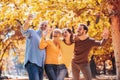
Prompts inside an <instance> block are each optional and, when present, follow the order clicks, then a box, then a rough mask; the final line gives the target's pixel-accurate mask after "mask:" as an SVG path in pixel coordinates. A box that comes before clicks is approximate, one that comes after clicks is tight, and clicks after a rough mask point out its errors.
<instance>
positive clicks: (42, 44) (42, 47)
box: [39, 37, 48, 49]
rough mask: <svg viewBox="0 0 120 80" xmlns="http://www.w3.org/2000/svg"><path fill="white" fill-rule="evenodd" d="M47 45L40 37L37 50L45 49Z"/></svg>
mask: <svg viewBox="0 0 120 80" xmlns="http://www.w3.org/2000/svg"><path fill="white" fill-rule="evenodd" d="M47 45H48V43H47V41H45V39H44V38H43V37H42V38H41V40H40V44H39V48H40V49H45V48H46V47H47Z"/></svg>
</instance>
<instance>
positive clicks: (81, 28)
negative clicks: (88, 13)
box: [77, 25, 87, 36]
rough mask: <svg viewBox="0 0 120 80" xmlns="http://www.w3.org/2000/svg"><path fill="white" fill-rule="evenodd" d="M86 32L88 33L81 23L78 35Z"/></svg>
mask: <svg viewBox="0 0 120 80" xmlns="http://www.w3.org/2000/svg"><path fill="white" fill-rule="evenodd" d="M86 33H87V30H85V29H84V26H83V25H79V26H78V28H77V35H78V36H82V35H85V34H86Z"/></svg>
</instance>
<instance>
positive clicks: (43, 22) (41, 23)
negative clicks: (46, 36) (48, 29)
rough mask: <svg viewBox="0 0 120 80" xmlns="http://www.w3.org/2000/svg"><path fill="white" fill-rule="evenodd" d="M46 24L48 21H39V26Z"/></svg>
mask: <svg viewBox="0 0 120 80" xmlns="http://www.w3.org/2000/svg"><path fill="white" fill-rule="evenodd" d="M47 24H48V21H42V22H40V23H39V27H42V26H43V25H47Z"/></svg>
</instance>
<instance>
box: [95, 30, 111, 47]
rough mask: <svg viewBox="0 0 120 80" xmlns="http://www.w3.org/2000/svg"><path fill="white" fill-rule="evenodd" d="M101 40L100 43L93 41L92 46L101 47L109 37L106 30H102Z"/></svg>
mask: <svg viewBox="0 0 120 80" xmlns="http://www.w3.org/2000/svg"><path fill="white" fill-rule="evenodd" d="M102 37H103V39H102V40H101V41H95V40H94V42H93V44H94V46H103V45H104V44H105V43H106V41H107V39H108V37H109V30H108V29H107V28H105V29H104V31H103V34H102Z"/></svg>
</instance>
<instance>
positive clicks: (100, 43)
mask: <svg viewBox="0 0 120 80" xmlns="http://www.w3.org/2000/svg"><path fill="white" fill-rule="evenodd" d="M106 42H107V40H106V39H103V40H101V41H97V40H93V41H92V45H93V46H103V45H105V43H106Z"/></svg>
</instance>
